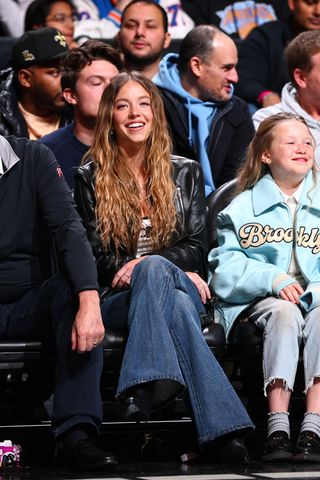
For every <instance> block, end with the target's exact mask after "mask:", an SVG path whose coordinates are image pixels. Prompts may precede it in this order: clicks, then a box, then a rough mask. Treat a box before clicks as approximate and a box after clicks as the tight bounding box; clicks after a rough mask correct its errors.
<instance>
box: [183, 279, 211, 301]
mask: <svg viewBox="0 0 320 480" xmlns="http://www.w3.org/2000/svg"><path fill="white" fill-rule="evenodd" d="M186 275H188V277H189V278H190V280H191V281H192V282H193V283H194V284H195V286H196V287H197V289H198V292H199V295H200V297H201V301H202V303H204V304H206V303H207V300H210V298H211V293H210V289H209V286H208V284H207V282H205V281H204V280H203V279H202V278H201V277H200V275H198V274H197V273H195V272H186Z"/></svg>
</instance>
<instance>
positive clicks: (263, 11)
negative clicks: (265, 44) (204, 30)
mask: <svg viewBox="0 0 320 480" xmlns="http://www.w3.org/2000/svg"><path fill="white" fill-rule="evenodd" d="M182 7H183V9H184V10H185V11H186V13H188V14H189V15H190V17H191V18H192V19H193V20H194V21H195V23H196V25H201V24H208V23H210V24H212V25H216V26H217V27H219V28H220V30H222V31H223V32H225V33H227V34H228V35H230V36H231V37H232V38H233V39H235V40H243V39H244V38H246V36H247V35H248V34H249V33H250V31H251V30H252V29H253V28H254V27H257V26H258V25H262V24H264V23H266V22H271V21H273V20H277V19H278V18H284V17H285V16H287V15H288V13H289V9H288V5H287V3H286V0H242V1H239V0H215V1H214V2H212V1H211V0H182Z"/></svg>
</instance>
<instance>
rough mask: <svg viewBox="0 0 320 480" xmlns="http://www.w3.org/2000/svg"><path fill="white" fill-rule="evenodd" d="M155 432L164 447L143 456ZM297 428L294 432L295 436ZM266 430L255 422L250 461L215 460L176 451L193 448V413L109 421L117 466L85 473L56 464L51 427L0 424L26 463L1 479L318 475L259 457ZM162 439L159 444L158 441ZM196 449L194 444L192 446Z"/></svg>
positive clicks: (108, 443)
mask: <svg viewBox="0 0 320 480" xmlns="http://www.w3.org/2000/svg"><path fill="white" fill-rule="evenodd" d="M146 432H147V433H150V432H151V433H154V434H155V435H156V437H159V438H163V439H165V443H164V445H165V447H164V449H165V451H163V450H162V449H161V448H159V449H158V448H156V449H155V451H154V455H155V458H149V459H146V458H143V457H142V454H141V446H142V444H143V443H144V441H145V434H146ZM295 435H296V432H294V436H295ZM264 436H265V431H264V429H263V427H260V428H259V427H257V428H256V430H255V432H254V433H253V434H252V435H251V436H250V437H249V438H248V441H247V444H248V447H249V450H250V452H251V460H250V462H249V463H248V464H247V465H227V464H217V463H216V462H215V461H214V459H213V460H212V461H211V460H210V459H206V460H204V459H203V458H199V459H198V460H196V461H195V463H191V464H184V463H182V462H181V461H180V458H179V456H177V455H176V451H175V450H176V447H177V448H178V446H179V448H180V449H181V448H182V449H183V447H181V445H184V446H186V448H185V450H189V451H192V450H193V446H195V445H196V442H195V441H194V432H193V427H192V423H191V422H190V419H189V420H188V419H186V420H185V421H184V422H181V423H180V424H179V422H174V423H173V424H170V422H166V423H163V422H159V423H157V422H154V423H148V424H144V425H140V427H139V426H137V425H136V424H123V423H119V424H117V423H116V422H115V423H111V422H108V423H107V424H104V425H103V428H102V435H101V444H102V445H103V447H104V448H105V450H108V449H110V450H112V451H114V452H115V453H116V454H117V455H118V457H119V462H120V463H119V466H118V468H117V469H116V470H115V471H113V472H110V473H107V474H106V473H92V472H91V473H90V472H88V473H86V472H77V471H70V470H67V469H65V468H63V467H57V466H56V465H55V463H54V461H53V451H54V445H53V442H52V439H51V434H50V427H49V425H48V424H43V425H20V426H16V425H15V426H10V425H7V426H6V427H0V440H4V439H11V440H13V441H15V442H16V443H19V444H20V445H21V446H22V449H23V457H22V465H21V467H20V468H17V469H7V470H2V469H1V468H0V480H64V479H70V480H84V479H86V480H90V479H92V480H93V479H103V478H105V479H109V480H264V479H291V478H292V479H297V480H299V479H319V480H320V463H319V464H296V463H293V462H292V463H283V464H268V463H263V462H261V460H260V456H261V452H262V444H263V441H264ZM156 445H158V444H156ZM194 450H196V448H195V449H194Z"/></svg>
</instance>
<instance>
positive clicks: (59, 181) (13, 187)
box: [0, 136, 117, 469]
mask: <svg viewBox="0 0 320 480" xmlns="http://www.w3.org/2000/svg"><path fill="white" fill-rule="evenodd" d="M0 225H1V235H0V339H2V340H6V339H9V340H25V339H27V338H32V339H35V340H43V339H50V338H52V339H53V338H55V342H56V349H57V356H58V361H57V382H56V386H55V391H54V401H53V410H52V427H53V433H54V436H55V439H56V442H57V446H58V453H59V455H60V456H61V457H62V458H63V459H64V460H65V461H66V463H67V464H69V465H71V466H73V467H77V468H80V469H105V468H110V467H113V466H115V464H116V463H117V461H116V458H115V456H114V455H113V454H110V453H108V454H107V453H105V452H103V451H102V450H100V449H99V448H98V447H97V446H96V445H95V443H94V440H93V438H94V436H95V435H96V434H97V431H98V429H99V426H100V423H101V417H102V407H101V398H100V376H101V370H102V364H103V352H102V345H101V343H102V340H103V337H104V327H103V323H102V319H101V314H100V303H99V296H98V291H97V290H98V283H97V273H96V267H95V263H94V259H93V255H92V251H91V248H90V245H89V244H88V241H87V238H86V233H85V231H84V229H83V227H82V223H81V220H80V218H79V216H78V214H77V213H76V211H75V208H74V205H73V200H72V197H71V192H70V190H69V188H68V187H67V184H66V182H65V180H64V178H63V175H62V172H61V169H60V167H59V165H58V163H57V161H56V159H55V157H54V156H53V154H52V153H51V151H50V150H49V149H48V148H47V147H46V146H44V145H41V144H40V143H37V142H34V141H30V140H27V139H25V138H17V137H13V136H9V137H7V138H5V137H3V136H0ZM49 235H52V236H53V235H54V238H55V242H56V246H57V251H58V253H59V254H60V256H61V258H62V260H63V264H64V267H65V270H66V276H62V275H61V274H52V273H50V272H49V270H48V261H47V258H48V255H46V254H45V250H48V248H44V247H47V246H48V243H49V242H48V238H49Z"/></svg>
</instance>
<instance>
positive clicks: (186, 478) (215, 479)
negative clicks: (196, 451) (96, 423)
mask: <svg viewBox="0 0 320 480" xmlns="http://www.w3.org/2000/svg"><path fill="white" fill-rule="evenodd" d="M138 478H139V479H141V480H169V479H170V480H252V477H251V476H250V477H248V476H245V475H237V474H231V475H230V474H228V473H216V474H214V473H213V474H211V475H163V476H161V477H138ZM108 480H109V479H108Z"/></svg>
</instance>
